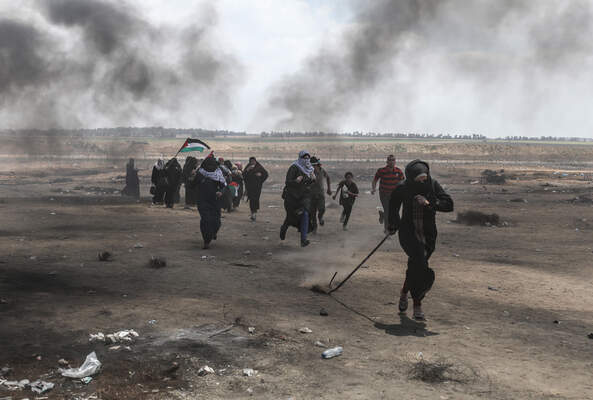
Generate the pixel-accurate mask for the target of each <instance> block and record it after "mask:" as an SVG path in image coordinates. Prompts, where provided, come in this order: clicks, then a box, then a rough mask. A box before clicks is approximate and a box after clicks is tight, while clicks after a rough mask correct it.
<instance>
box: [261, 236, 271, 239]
mask: <svg viewBox="0 0 593 400" xmlns="http://www.w3.org/2000/svg"><path fill="white" fill-rule="evenodd" d="M262 240H270V238H269V237H267V236H264V237H263V238H262Z"/></svg>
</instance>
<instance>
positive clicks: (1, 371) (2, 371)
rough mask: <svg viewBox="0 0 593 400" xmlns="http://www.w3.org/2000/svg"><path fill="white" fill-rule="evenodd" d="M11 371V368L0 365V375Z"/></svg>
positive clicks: (6, 374)
mask: <svg viewBox="0 0 593 400" xmlns="http://www.w3.org/2000/svg"><path fill="white" fill-rule="evenodd" d="M11 372H12V368H10V367H2V369H0V376H8V375H9V374H10V373H11Z"/></svg>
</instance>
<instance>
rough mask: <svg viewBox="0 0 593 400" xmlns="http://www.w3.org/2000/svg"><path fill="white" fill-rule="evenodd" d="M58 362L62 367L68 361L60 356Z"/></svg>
mask: <svg viewBox="0 0 593 400" xmlns="http://www.w3.org/2000/svg"><path fill="white" fill-rule="evenodd" d="M58 364H60V365H61V366H62V367H66V366H67V365H68V364H70V363H69V362H68V361H66V360H64V359H63V358H60V359H59V360H58Z"/></svg>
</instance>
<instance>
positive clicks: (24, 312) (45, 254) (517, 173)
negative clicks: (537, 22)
mask: <svg viewBox="0 0 593 400" xmlns="http://www.w3.org/2000/svg"><path fill="white" fill-rule="evenodd" d="M150 146H151V147H152V146H154V143H151V144H150ZM294 146H299V144H296V145H294ZM291 151H292V147H291ZM547 151H549V152H550V153H554V150H553V149H549V150H547ZM564 151H566V150H565V148H559V149H558V150H557V152H556V153H555V154H562V152H564ZM578 151H584V152H585V155H586V152H587V151H588V152H589V155H591V147H589V148H588V150H587V149H586V148H585V149H584V150H580V149H579V150H578ZM478 153H479V152H476V153H475V154H467V155H466V156H467V159H470V158H471V159H475V160H480V157H481V156H480V154H478ZM519 153H521V152H520V151H519ZM406 154H408V153H406ZM410 154H411V153H410ZM525 154H527V153H525ZM569 154H570V152H569ZM579 154H580V153H579ZM220 155H222V156H226V157H231V154H228V155H227V154H226V153H224V152H221V153H220ZM414 155H416V154H414ZM420 155H421V154H420ZM493 157H494V158H495V159H505V158H506V161H507V162H497V163H492V162H487V161H483V163H481V164H480V163H478V162H475V163H469V164H468V163H464V164H460V163H456V162H455V161H454V160H449V161H448V162H437V163H434V164H433V165H432V168H433V171H434V176H436V178H437V179H438V180H439V182H441V184H443V185H444V186H445V187H446V189H447V190H448V191H449V192H450V194H451V195H452V196H453V198H454V200H455V208H456V212H455V213H450V214H440V215H439V216H438V221H437V223H438V226H439V240H438V241H437V250H436V252H435V254H434V256H433V258H432V259H431V266H432V267H433V268H434V269H435V271H436V274H437V280H436V282H435V286H434V287H433V290H432V291H431V292H430V293H429V295H428V297H427V299H426V301H425V302H424V308H425V313H426V316H427V319H428V321H427V322H426V323H419V322H415V321H413V320H411V319H410V318H409V317H408V316H410V315H411V313H410V312H408V316H401V315H398V312H397V304H396V301H397V293H398V290H399V287H400V286H401V283H402V279H403V277H404V271H405V265H406V258H405V255H404V254H403V252H402V251H401V250H400V248H399V244H398V242H397V238H396V237H394V238H392V239H389V240H388V242H387V243H386V244H385V245H384V246H383V247H382V248H381V249H380V250H379V251H378V252H377V253H376V255H375V256H374V257H373V258H371V259H370V260H369V261H368V262H367V264H366V268H362V269H361V270H360V271H359V272H358V273H357V274H356V275H354V277H353V278H352V280H351V281H349V282H348V283H346V284H345V285H344V286H343V287H342V288H341V289H340V290H339V291H338V292H336V293H335V294H334V295H332V296H331V297H330V296H326V295H322V294H317V293H314V292H312V291H311V290H310V289H309V288H310V286H311V285H312V284H314V283H327V282H328V281H329V278H330V277H331V276H332V274H333V273H334V271H339V274H338V279H339V277H340V276H341V277H343V276H345V274H346V273H348V272H349V271H350V270H351V269H352V268H354V267H355V266H356V265H357V264H358V263H359V262H360V260H362V259H363V258H364V256H365V255H366V254H367V253H368V251H370V250H371V249H372V248H373V247H374V246H375V245H376V243H378V242H379V241H380V240H381V238H382V227H381V226H380V225H379V224H378V220H377V211H376V207H377V205H378V203H379V202H378V198H377V196H376V195H375V196H372V195H370V194H369V193H366V191H368V190H369V189H370V179H371V176H372V174H373V171H374V169H376V168H377V167H380V166H381V165H382V163H380V162H366V158H365V161H362V162H353V161H352V162H349V161H340V162H338V161H335V162H329V163H327V164H326V167H327V169H328V171H329V172H330V174H331V177H332V181H333V182H336V183H337V179H338V177H339V176H341V175H342V174H343V172H345V171H346V170H352V171H353V172H354V173H355V175H356V181H357V182H358V184H359V188H360V189H361V190H362V192H363V194H362V195H361V197H360V199H359V200H358V201H357V202H356V204H355V206H354V211H353V214H352V218H351V222H350V230H349V231H347V232H343V231H342V230H341V226H340V224H339V223H338V218H339V212H340V208H339V206H337V204H336V203H334V202H333V201H331V200H330V199H327V200H326V201H327V205H328V211H327V214H326V221H327V223H326V225H325V226H324V227H322V228H320V231H319V233H318V234H317V235H315V236H311V239H312V244H311V245H310V246H309V247H307V248H305V249H302V248H300V247H299V246H298V236H297V232H296V231H295V230H293V229H291V230H289V233H288V237H287V240H286V241H285V242H281V241H280V240H279V238H278V230H279V226H280V224H281V222H282V219H283V217H284V211H283V208H282V200H281V198H280V192H281V189H282V181H283V176H282V174H283V173H284V172H285V169H286V168H287V166H288V162H284V163H283V162H279V161H274V162H268V163H266V161H265V160H263V158H264V157H263V156H262V157H261V158H262V160H261V161H262V163H263V164H264V165H265V166H268V167H270V169H271V172H272V176H271V178H270V179H269V181H268V182H267V183H266V185H265V188H264V193H263V196H262V210H261V212H260V213H259V215H258V221H257V222H256V223H252V222H250V221H249V220H248V209H247V207H246V205H245V204H244V203H243V204H242V205H241V207H240V208H239V210H238V211H236V212H233V213H231V214H224V219H223V222H222V229H221V232H220V233H219V234H218V240H217V241H216V242H214V244H213V246H212V248H211V249H210V250H202V249H201V237H200V234H199V216H198V213H197V211H196V210H195V208H194V209H192V210H184V209H183V207H182V206H180V205H177V206H176V207H175V208H174V209H173V210H170V209H166V208H163V207H151V205H150V198H149V197H148V186H149V172H150V170H149V164H150V162H149V161H142V162H139V164H140V165H141V167H143V168H144V169H143V170H142V171H141V182H142V194H143V197H142V200H141V201H140V202H134V201H130V200H128V199H126V198H122V197H121V196H120V194H119V193H118V192H117V191H116V190H118V189H122V188H123V176H122V175H123V174H124V171H125V168H124V163H125V161H124V160H123V159H122V160H117V162H115V161H109V162H106V161H100V160H94V159H91V158H90V157H89V158H87V159H85V158H81V159H77V160H68V159H65V158H61V159H57V160H54V161H47V160H46V161H43V162H37V161H27V159H24V160H21V161H19V162H15V161H14V159H13V158H11V155H10V154H4V155H3V159H4V160H5V162H3V163H2V164H0V216H1V224H0V299H1V300H0V321H1V323H0V368H1V367H9V368H11V369H12V370H11V371H10V372H9V373H8V374H7V376H6V377H5V379H7V380H20V379H29V380H31V381H34V380H36V379H42V380H45V381H48V382H52V383H54V384H55V385H56V386H55V388H54V389H53V390H52V391H50V392H47V393H45V394H43V395H40V396H41V397H46V398H49V399H91V398H98V399H194V398H204V399H239V398H250V397H251V398H263V399H289V398H292V399H318V398H322V399H337V398H340V399H381V398H384V399H394V398H401V399H439V400H441V399H442V400H444V399H484V398H488V399H586V398H593V394H592V393H593V383H592V380H591V371H592V370H593V340H592V339H590V338H588V337H587V335H588V334H589V333H591V332H593V283H592V282H593V267H592V264H591V259H592V258H593V240H592V239H593V204H592V202H591V196H592V195H593V184H592V183H591V179H590V177H591V174H592V172H593V168H592V167H591V166H590V164H588V163H587V162H590V161H591V160H592V159H593V158H591V157H590V158H589V159H588V161H587V160H586V157H585V156H584V155H580V156H579V158H582V160H583V162H582V163H581V164H576V163H575V160H576V158H573V157H570V156H567V157H565V158H563V159H560V160H557V161H550V159H549V158H546V157H541V155H540V154H539V153H538V154H536V155H535V156H533V157H531V158H529V157H518V158H513V157H512V155H508V154H507V155H504V154H502V155H500V156H493ZM327 158H330V157H327ZM403 158H405V157H403ZM427 158H428V159H437V157H434V155H433V154H427ZM441 158H443V157H441ZM486 159H487V157H485V158H484V160H486ZM31 160H33V159H31ZM8 161H10V162H8ZM241 161H245V159H242V160H241ZM519 161H520V162H519ZM555 163H556V164H555ZM114 164H115V166H116V167H115V168H114ZM485 168H491V169H500V168H505V173H506V174H507V175H509V176H511V177H512V179H510V180H508V181H507V183H506V184H504V185H483V184H481V183H476V182H477V181H479V179H480V172H481V171H482V170H483V169H485ZM468 210H479V211H482V212H486V213H497V214H499V216H500V218H501V221H502V222H504V224H501V225H500V226H498V227H493V226H483V225H482V226H481V225H476V226H467V225H463V224H458V223H455V222H453V221H454V220H455V219H456V214H457V212H462V211H468ZM100 251H109V252H111V253H112V254H113V260H112V261H108V262H101V261H98V259H97V253H98V252H100ZM151 256H158V257H162V258H164V259H166V262H167V265H166V267H164V268H160V269H153V268H149V267H148V262H149V260H150V258H151ZM322 308H323V309H325V310H327V312H328V314H329V315H328V316H322V315H320V310H321V309H322ZM250 327H253V328H255V331H254V332H250V331H249V328H250ZM302 327H308V328H310V329H311V330H312V333H307V334H304V333H300V332H299V329H300V328H302ZM122 329H134V330H136V331H137V332H138V333H139V338H138V339H137V340H136V341H135V342H134V343H133V344H131V345H130V348H131V349H130V350H126V349H125V348H123V347H120V348H119V349H118V350H110V349H109V348H110V346H106V345H104V344H103V343H96V342H94V343H90V342H89V334H91V333H97V332H103V333H105V334H107V333H112V332H116V331H119V330H122ZM317 341H320V342H322V343H323V347H319V346H317V345H316V344H315V343H316V342H317ZM337 345H340V346H343V348H344V353H343V355H342V356H340V357H337V358H333V359H329V360H324V359H322V358H321V353H322V351H323V350H325V349H326V348H329V347H333V346H337ZM91 351H96V353H97V357H98V358H99V360H100V361H101V362H102V364H103V367H102V369H101V371H100V373H98V374H97V375H95V376H94V378H93V380H92V381H91V382H90V383H88V384H83V383H82V382H80V380H73V379H67V378H63V377H61V376H60V374H59V373H58V367H59V364H58V360H60V359H65V360H67V361H69V362H70V365H71V366H73V367H77V366H79V365H80V364H81V363H82V362H83V361H84V359H85V357H86V355H87V354H89V353H90V352H91ZM173 363H177V365H178V368H177V369H176V370H174V371H172V370H173V369H175V368H176V367H175V365H174V364H173ZM205 365H208V366H210V367H212V368H213V369H214V370H215V373H214V374H209V375H205V376H199V375H198V370H199V368H200V367H203V366H205ZM439 367H440V369H439ZM244 368H252V369H254V370H255V371H256V372H255V374H254V375H253V376H243V369H244ZM417 378H425V379H424V380H421V379H417ZM0 381H1V380H0ZM7 396H11V397H12V399H23V398H30V399H33V398H36V395H35V393H33V392H31V391H30V390H29V389H25V390H16V391H9V390H7V389H6V388H5V387H2V386H0V398H3V397H7ZM38 397H39V396H38Z"/></svg>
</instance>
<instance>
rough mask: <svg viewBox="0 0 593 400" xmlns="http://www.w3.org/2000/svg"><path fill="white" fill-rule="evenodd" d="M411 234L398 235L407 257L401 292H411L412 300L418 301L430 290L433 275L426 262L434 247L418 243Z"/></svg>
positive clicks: (401, 233) (402, 233)
mask: <svg viewBox="0 0 593 400" xmlns="http://www.w3.org/2000/svg"><path fill="white" fill-rule="evenodd" d="M413 235H414V234H413V233H411V232H402V231H401V230H400V233H399V243H400V245H401V247H402V249H403V250H404V252H405V253H406V255H407V256H408V269H407V270H406V280H405V282H404V286H403V288H402V291H403V292H404V293H407V292H408V291H410V292H411V294H412V298H413V299H414V300H416V301H420V300H422V299H423V298H424V296H425V295H426V293H428V291H429V290H430V289H431V288H432V284H433V283H434V279H435V274H434V271H433V270H432V268H430V267H429V266H428V260H429V259H430V256H431V255H432V253H433V252H434V245H430V244H423V243H421V242H419V241H418V240H417V239H416V237H415V236H413Z"/></svg>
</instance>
